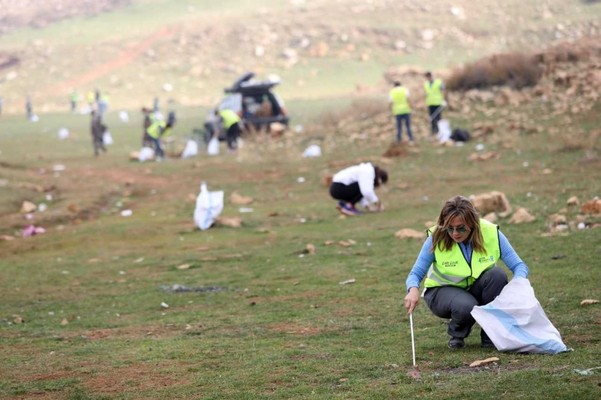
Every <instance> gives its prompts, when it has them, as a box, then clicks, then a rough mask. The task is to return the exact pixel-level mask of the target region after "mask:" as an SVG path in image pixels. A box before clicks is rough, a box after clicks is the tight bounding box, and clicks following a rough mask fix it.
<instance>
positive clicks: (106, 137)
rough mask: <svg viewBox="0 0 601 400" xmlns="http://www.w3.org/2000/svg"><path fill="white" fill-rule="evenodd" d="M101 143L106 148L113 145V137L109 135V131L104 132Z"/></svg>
mask: <svg viewBox="0 0 601 400" xmlns="http://www.w3.org/2000/svg"><path fill="white" fill-rule="evenodd" d="M102 143H104V144H105V145H107V146H110V145H111V144H113V135H111V132H110V131H104V133H103V134H102Z"/></svg>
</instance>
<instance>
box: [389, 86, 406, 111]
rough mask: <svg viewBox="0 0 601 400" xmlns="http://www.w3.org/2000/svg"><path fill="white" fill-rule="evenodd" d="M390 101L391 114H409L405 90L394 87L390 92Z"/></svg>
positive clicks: (401, 87) (400, 87)
mask: <svg viewBox="0 0 601 400" xmlns="http://www.w3.org/2000/svg"><path fill="white" fill-rule="evenodd" d="M390 100H392V113H393V114H394V115H402V114H409V113H410V112H411V106H410V105H409V101H408V100H407V89H406V88H404V87H403V86H396V87H394V88H392V89H391V90H390Z"/></svg>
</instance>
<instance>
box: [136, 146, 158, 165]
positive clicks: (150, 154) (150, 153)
mask: <svg viewBox="0 0 601 400" xmlns="http://www.w3.org/2000/svg"><path fill="white" fill-rule="evenodd" d="M153 158H154V149H153V148H152V147H142V149H141V150H140V152H139V153H138V160H139V161H140V162H144V161H149V160H152V159H153Z"/></svg>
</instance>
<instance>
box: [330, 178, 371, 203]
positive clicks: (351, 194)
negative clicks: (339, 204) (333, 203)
mask: <svg viewBox="0 0 601 400" xmlns="http://www.w3.org/2000/svg"><path fill="white" fill-rule="evenodd" d="M330 196H332V198H334V199H336V200H342V201H346V202H347V203H351V204H352V205H355V203H357V202H359V201H361V199H362V198H363V195H362V194H361V189H359V183H357V182H355V183H351V184H350V185H345V184H343V183H339V182H332V184H331V185H330Z"/></svg>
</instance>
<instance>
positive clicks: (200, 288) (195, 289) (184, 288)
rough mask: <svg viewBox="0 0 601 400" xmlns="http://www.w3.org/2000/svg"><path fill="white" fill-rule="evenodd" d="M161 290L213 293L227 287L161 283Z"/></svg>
mask: <svg viewBox="0 0 601 400" xmlns="http://www.w3.org/2000/svg"><path fill="white" fill-rule="evenodd" d="M161 290H162V291H164V292H168V293H187V292H195V293H213V292H225V291H227V290H228V289H227V288H225V287H222V286H197V287H189V286H185V285H180V284H177V283H176V284H173V285H162V286H161Z"/></svg>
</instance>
